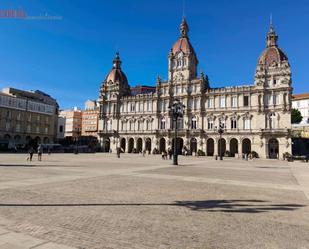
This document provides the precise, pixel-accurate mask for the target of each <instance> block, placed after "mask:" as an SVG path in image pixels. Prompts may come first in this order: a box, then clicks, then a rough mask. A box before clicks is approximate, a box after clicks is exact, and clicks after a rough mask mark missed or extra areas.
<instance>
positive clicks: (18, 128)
mask: <svg viewBox="0 0 309 249" xmlns="http://www.w3.org/2000/svg"><path fill="white" fill-rule="evenodd" d="M16 132H20V124H16Z"/></svg>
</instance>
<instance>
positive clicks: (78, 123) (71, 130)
mask: <svg viewBox="0 0 309 249" xmlns="http://www.w3.org/2000/svg"><path fill="white" fill-rule="evenodd" d="M59 117H61V118H63V119H64V120H65V126H64V137H72V138H78V137H80V136H81V131H82V111H81V110H80V109H79V108H77V107H74V108H73V109H68V110H62V111H60V114H59ZM59 129H60V128H59Z"/></svg>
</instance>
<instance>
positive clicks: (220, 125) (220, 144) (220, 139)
mask: <svg viewBox="0 0 309 249" xmlns="http://www.w3.org/2000/svg"><path fill="white" fill-rule="evenodd" d="M217 131H218V133H219V154H220V160H223V157H222V134H223V132H224V124H222V123H220V124H219V128H218V130H217Z"/></svg>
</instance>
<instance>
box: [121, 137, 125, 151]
mask: <svg viewBox="0 0 309 249" xmlns="http://www.w3.org/2000/svg"><path fill="white" fill-rule="evenodd" d="M120 148H121V152H125V151H126V139H125V138H124V137H123V138H121V140H120Z"/></svg>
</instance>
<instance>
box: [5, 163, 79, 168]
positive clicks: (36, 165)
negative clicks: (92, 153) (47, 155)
mask: <svg viewBox="0 0 309 249" xmlns="http://www.w3.org/2000/svg"><path fill="white" fill-rule="evenodd" d="M0 167H36V168H39V167H42V168H44V167H45V168H46V167H59V168H64V167H70V168H73V167H80V166H74V165H73V166H71V165H70V166H63V165H57V164H54V165H53V164H42V165H39V164H31V163H29V164H0Z"/></svg>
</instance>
